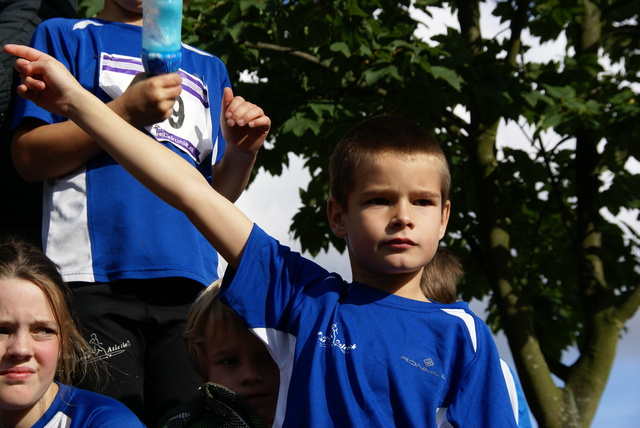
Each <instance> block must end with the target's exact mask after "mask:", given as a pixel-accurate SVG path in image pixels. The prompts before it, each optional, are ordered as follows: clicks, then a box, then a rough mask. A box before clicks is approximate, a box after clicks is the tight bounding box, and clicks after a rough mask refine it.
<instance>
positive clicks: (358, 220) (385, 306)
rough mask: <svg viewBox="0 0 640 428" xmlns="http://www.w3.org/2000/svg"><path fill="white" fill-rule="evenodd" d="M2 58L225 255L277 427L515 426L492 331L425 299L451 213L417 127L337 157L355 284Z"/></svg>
mask: <svg viewBox="0 0 640 428" xmlns="http://www.w3.org/2000/svg"><path fill="white" fill-rule="evenodd" d="M4 49H5V51H7V52H9V53H12V54H14V55H16V56H19V57H22V58H23V59H18V60H17V61H16V68H17V70H18V71H19V72H20V73H21V74H22V76H23V80H22V82H23V84H22V85H21V86H19V87H18V91H19V94H21V95H22V96H24V97H26V98H27V99H31V100H33V101H34V102H37V103H38V104H39V105H41V106H42V107H44V108H47V109H50V110H52V111H54V112H56V113H58V114H64V115H66V116H67V117H69V118H70V119H72V120H74V121H75V122H76V123H77V124H78V125H79V126H80V127H81V128H83V129H84V130H85V131H87V132H88V133H89V134H90V135H91V136H92V137H93V138H94V139H95V140H96V141H97V142H98V143H99V144H100V145H101V146H102V147H103V148H104V149H105V150H107V151H108V152H109V153H111V155H112V156H114V158H115V159H116V160H117V161H118V162H120V163H121V164H122V165H123V166H124V167H125V168H126V169H127V170H128V171H130V172H131V173H132V174H133V175H134V176H135V177H136V178H137V179H139V180H140V181H141V182H142V183H144V185H145V186H148V187H149V188H150V189H151V190H152V191H153V192H154V193H156V194H158V195H159V196H161V197H162V198H163V199H164V200H166V201H167V202H168V203H170V204H171V205H172V206H175V207H176V208H178V209H180V210H181V211H183V212H184V213H185V214H186V215H187V216H188V218H189V219H190V220H191V221H192V222H193V223H194V224H195V225H196V226H197V227H198V228H199V230H200V231H201V232H202V233H203V234H204V236H206V237H207V239H208V240H209V241H210V242H211V243H212V245H213V246H214V247H215V248H216V249H217V250H218V251H219V253H220V255H221V256H222V257H224V258H225V260H227V261H228V263H229V267H230V268H231V272H230V271H229V270H228V271H227V275H226V276H225V282H224V284H223V287H222V291H221V294H220V300H221V301H222V302H223V303H226V304H227V305H229V306H230V307H231V308H232V309H233V310H234V311H235V312H236V313H238V315H239V316H240V317H241V318H242V319H243V320H244V321H245V323H246V324H247V326H248V327H249V328H251V329H252V330H253V332H254V333H255V334H256V335H258V336H259V337H260V338H261V339H262V340H263V341H264V342H265V343H266V345H267V347H268V349H269V350H270V353H271V355H272V357H273V358H274V360H275V361H276V363H277V364H278V367H279V368H280V370H281V377H280V389H281V391H287V392H286V399H285V397H282V396H281V397H280V399H279V400H278V408H277V411H276V417H275V420H274V426H281V425H282V426H288V427H289V426H290V427H300V426H305V427H314V426H318V427H326V426H334V425H341V426H367V427H388V426H437V427H486V428H489V427H501V428H508V427H516V426H518V420H517V417H518V409H517V406H516V405H512V403H511V401H510V395H509V389H508V386H507V382H506V381H505V377H504V375H503V371H502V364H501V360H500V357H499V355H498V352H497V348H496V346H495V343H494V342H493V338H492V336H491V332H490V331H489V329H488V327H487V326H486V324H485V323H484V322H483V321H482V320H481V319H479V318H478V317H476V316H475V315H474V314H473V313H472V312H471V311H470V310H469V308H468V305H467V304H466V303H464V302H457V303H453V304H447V305H442V304H438V303H433V302H428V301H427V298H426V297H425V296H424V294H423V292H422V289H421V287H420V281H421V278H422V273H423V270H424V267H425V266H426V265H427V264H428V263H429V262H430V260H431V259H432V258H433V255H434V254H435V252H436V249H437V247H438V242H439V240H440V239H441V238H442V237H443V235H444V233H445V230H446V226H447V222H448V219H449V213H450V202H449V194H448V192H449V188H450V176H449V168H448V165H447V161H446V159H445V157H444V154H443V152H442V150H441V149H440V147H439V146H438V144H437V142H436V141H435V139H433V138H432V137H431V136H430V135H429V134H427V133H426V132H425V131H424V130H423V129H422V128H420V127H419V126H417V125H416V124H414V123H412V122H410V121H407V120H405V119H401V118H396V117H376V118H372V119H369V120H367V121H365V122H363V123H361V124H360V125H359V126H357V127H356V128H354V129H353V130H352V131H350V132H348V133H347V135H346V136H345V137H344V138H343V139H342V140H341V142H340V143H339V144H338V146H337V147H336V149H335V151H334V153H333V156H332V160H331V183H330V189H331V197H330V199H329V201H328V208H327V214H328V219H329V224H330V227H331V229H332V231H333V233H334V234H336V235H337V236H338V237H342V238H344V239H345V240H346V242H347V248H348V254H349V259H350V262H351V270H352V274H353V282H351V283H348V282H346V281H344V280H343V279H342V278H340V277H339V276H338V275H337V274H332V273H330V272H328V271H326V270H325V269H323V268H322V267H320V266H318V265H317V264H315V263H313V262H312V261H310V260H307V259H305V258H303V257H302V256H301V255H300V254H298V253H294V252H292V251H291V250H290V249H288V248H287V247H283V246H281V245H280V244H279V243H278V242H277V241H276V240H275V239H273V238H271V237H269V236H268V235H267V234H266V233H264V232H263V231H262V230H261V229H260V228H259V227H257V226H255V225H254V224H253V223H252V222H251V220H249V219H248V218H246V217H245V216H244V215H243V214H242V213H241V212H240V211H239V209H238V208H237V207H235V206H234V205H233V204H232V203H231V202H229V201H228V200H227V199H226V198H224V197H223V196H221V195H220V194H218V193H217V192H216V191H215V190H214V189H212V188H211V187H210V186H209V185H208V183H207V182H206V180H203V179H202V177H201V176H200V175H198V174H196V173H194V171H193V169H192V168H191V167H190V166H189V165H187V164H185V163H184V162H183V161H182V160H180V158H179V157H176V156H175V154H174V153H171V152H170V151H168V150H166V149H165V148H163V147H160V146H159V145H157V144H155V143H154V142H153V141H152V140H150V139H149V138H148V137H147V136H145V135H144V134H141V133H139V132H136V131H135V130H134V129H133V128H132V127H131V126H130V125H129V124H127V123H126V122H125V121H123V120H122V119H121V118H120V117H118V116H117V115H116V114H114V113H113V112H112V111H111V110H110V109H109V108H107V107H105V106H104V105H103V104H101V103H100V102H98V101H97V100H96V99H95V98H94V97H93V96H92V95H91V94H90V93H88V92H87V91H85V90H83V89H82V87H81V86H80V85H78V84H77V82H75V81H74V79H73V77H72V76H71V75H70V74H69V73H68V71H67V70H66V69H65V68H64V67H63V66H61V65H60V64H59V63H58V62H57V61H55V59H54V58H51V57H50V56H47V55H44V54H42V53H41V52H38V51H36V50H33V49H30V48H27V47H24V46H12V45H8V46H5V48H4ZM226 91H230V90H226ZM223 110H224V111H226V114H225V116H224V117H225V118H226V120H227V123H228V124H229V125H230V126H232V125H233V126H232V127H231V129H234V128H235V126H236V125H246V126H248V127H249V128H250V129H252V130H253V131H254V132H255V134H259V135H261V137H260V138H257V137H256V138H255V139H253V140H252V141H253V142H254V144H257V143H258V142H259V140H260V139H262V141H264V139H265V138H266V135H267V132H268V130H269V127H270V120H269V118H268V117H266V116H260V115H258V114H257V113H256V114H253V115H251V116H252V117H253V118H252V119H250V118H249V115H248V112H250V111H252V110H253V109H252V108H247V109H244V110H237V109H235V106H234V105H233V104H230V105H229V107H226V104H225V107H223Z"/></svg>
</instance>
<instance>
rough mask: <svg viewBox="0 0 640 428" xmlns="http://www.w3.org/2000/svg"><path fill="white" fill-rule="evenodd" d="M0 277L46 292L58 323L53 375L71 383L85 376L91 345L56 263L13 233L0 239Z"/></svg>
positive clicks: (65, 382) (91, 365)
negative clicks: (83, 333)
mask: <svg viewBox="0 0 640 428" xmlns="http://www.w3.org/2000/svg"><path fill="white" fill-rule="evenodd" d="M0 279H4V280H11V279H20V280H23V281H28V282H30V283H32V284H34V285H35V286H37V287H38V288H39V289H40V290H42V292H43V293H44V295H45V298H46V299H47V303H48V304H49V307H50V308H51V312H52V314H53V317H54V319H55V322H56V324H57V327H58V340H59V348H60V350H59V354H58V365H57V368H56V379H58V380H59V381H60V382H62V383H64V384H67V385H70V384H71V383H72V382H77V381H79V380H81V379H82V378H84V377H85V376H86V375H87V374H88V372H89V370H90V369H92V370H93V371H95V372H96V375H97V370H96V366H95V364H94V363H92V362H90V361H89V360H87V357H88V356H89V355H91V354H92V348H91V347H90V346H89V344H88V343H87V341H86V340H85V339H84V338H83V337H82V334H81V333H80V327H79V325H80V324H79V321H78V317H77V316H76V313H75V311H74V306H73V297H72V294H71V290H70V289H69V287H68V286H67V284H66V283H65V282H64V281H63V280H62V276H61V275H60V272H59V271H58V267H57V266H56V264H55V263H53V262H52V261H51V260H50V259H49V258H48V257H47V256H46V255H45V254H44V253H43V252H42V251H41V250H40V249H39V248H38V247H36V246H35V245H32V244H30V243H27V242H25V241H22V240H20V239H18V238H15V237H4V238H2V239H0Z"/></svg>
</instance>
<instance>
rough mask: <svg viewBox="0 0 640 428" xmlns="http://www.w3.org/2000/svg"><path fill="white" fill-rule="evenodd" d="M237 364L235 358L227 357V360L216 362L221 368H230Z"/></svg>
mask: <svg viewBox="0 0 640 428" xmlns="http://www.w3.org/2000/svg"><path fill="white" fill-rule="evenodd" d="M237 362H238V359H237V358H235V357H229V358H223V359H222V360H220V361H219V362H218V364H220V365H221V366H225V367H228V366H232V365H234V364H236V363H237Z"/></svg>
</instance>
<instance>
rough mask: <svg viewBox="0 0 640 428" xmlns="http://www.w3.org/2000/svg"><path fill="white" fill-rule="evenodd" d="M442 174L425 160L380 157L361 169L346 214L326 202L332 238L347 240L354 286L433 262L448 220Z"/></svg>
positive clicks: (407, 271)
mask: <svg viewBox="0 0 640 428" xmlns="http://www.w3.org/2000/svg"><path fill="white" fill-rule="evenodd" d="M440 184H441V175H440V171H439V169H438V167H437V166H436V164H435V161H434V160H433V159H432V158H429V157H428V156H426V155H419V156H414V157H412V158H409V159H407V158H405V157H402V156H400V155H397V154H393V153H390V154H384V155H381V156H378V157H377V158H376V159H374V160H372V161H370V162H369V163H368V165H365V166H364V167H363V168H362V174H361V175H360V176H359V177H358V180H357V183H356V185H355V187H354V189H353V191H352V192H351V193H350V194H349V198H348V207H347V211H346V212H345V211H343V210H342V209H341V208H340V207H339V206H338V205H337V204H336V203H335V201H333V202H334V203H330V206H329V220H330V221H331V225H332V229H333V231H334V233H335V234H336V235H337V236H339V237H344V238H346V240H347V246H348V248H349V255H350V260H351V266H352V271H353V279H354V281H361V282H365V283H369V284H370V285H375V284H371V278H372V277H373V278H375V277H376V276H378V277H379V276H380V275H383V276H384V275H387V274H391V275H397V274H406V273H412V272H417V271H418V270H420V269H422V268H423V267H424V266H425V265H426V264H427V263H428V262H429V261H430V260H431V258H432V257H433V255H434V254H435V251H436V249H437V246H438V241H439V240H440V239H441V238H442V237H443V236H444V233H445V230H446V226H447V222H448V219H449V202H448V201H447V202H446V204H445V206H444V209H443V202H442V199H441V193H440Z"/></svg>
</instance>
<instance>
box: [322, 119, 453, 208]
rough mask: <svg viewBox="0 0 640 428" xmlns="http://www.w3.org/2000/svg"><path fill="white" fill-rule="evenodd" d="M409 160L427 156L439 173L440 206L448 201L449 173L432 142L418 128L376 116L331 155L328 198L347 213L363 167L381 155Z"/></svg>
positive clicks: (342, 142) (433, 141) (353, 131)
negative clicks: (329, 193)
mask: <svg viewBox="0 0 640 428" xmlns="http://www.w3.org/2000/svg"><path fill="white" fill-rule="evenodd" d="M388 153H393V154H399V155H402V156H406V157H408V158H411V157H412V156H418V155H426V156H429V157H431V158H433V160H434V161H435V163H436V166H437V167H438V169H439V170H440V176H441V181H442V183H441V187H440V193H441V195H440V196H441V198H442V206H443V208H444V203H445V202H446V201H448V200H449V189H450V188H451V173H450V172H449V164H448V163H447V159H446V157H445V155H444V152H443V151H442V148H441V147H440V145H439V144H438V142H437V141H436V139H435V138H433V136H432V135H431V134H429V133H428V132H427V131H425V130H424V129H423V128H422V127H421V126H420V125H418V124H416V123H414V122H411V121H409V120H407V119H404V118H401V117H397V116H376V117H373V118H371V119H368V120H365V121H364V122H362V123H360V124H359V125H357V126H356V127H354V128H353V129H351V130H350V131H348V132H347V133H346V134H345V136H344V137H343V138H342V140H340V142H339V143H338V145H337V146H336V148H335V149H334V151H333V154H332V155H331V163H330V168H329V173H330V181H329V183H330V184H329V186H330V191H331V196H332V197H333V198H335V200H336V202H337V203H338V205H339V206H340V208H342V209H343V210H345V211H346V210H347V202H348V198H349V193H351V191H352V190H353V189H354V188H355V185H356V183H357V179H358V176H359V175H360V172H361V169H362V167H363V165H366V164H367V162H369V161H371V160H372V159H375V158H376V157H378V156H380V155H383V154H388Z"/></svg>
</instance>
